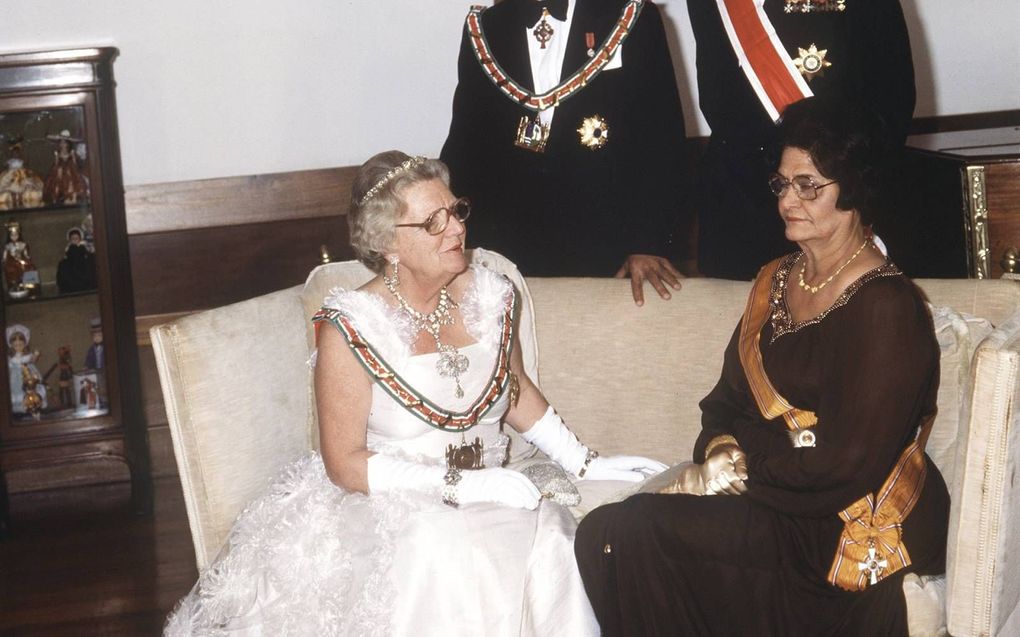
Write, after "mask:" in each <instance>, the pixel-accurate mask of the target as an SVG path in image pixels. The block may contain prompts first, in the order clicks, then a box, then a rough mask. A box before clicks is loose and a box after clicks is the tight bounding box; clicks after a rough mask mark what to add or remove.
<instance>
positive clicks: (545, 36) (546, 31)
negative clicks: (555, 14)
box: [531, 8, 556, 49]
mask: <svg viewBox="0 0 1020 637" xmlns="http://www.w3.org/2000/svg"><path fill="white" fill-rule="evenodd" d="M548 17H550V16H549V9H546V8H543V9H542V19H541V20H539V21H538V24H537V25H535V28H534V29H533V30H532V31H531V35H533V36H535V39H536V40H538V43H539V44H541V45H542V46H541V47H540V48H543V49H544V48H545V45H546V44H548V42H549V40H551V39H552V36H553V34H555V33H556V31H554V30H553V28H552V27H551V26H549V21H548V20H546V18H548Z"/></svg>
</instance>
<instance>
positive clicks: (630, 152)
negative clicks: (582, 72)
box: [441, 0, 685, 276]
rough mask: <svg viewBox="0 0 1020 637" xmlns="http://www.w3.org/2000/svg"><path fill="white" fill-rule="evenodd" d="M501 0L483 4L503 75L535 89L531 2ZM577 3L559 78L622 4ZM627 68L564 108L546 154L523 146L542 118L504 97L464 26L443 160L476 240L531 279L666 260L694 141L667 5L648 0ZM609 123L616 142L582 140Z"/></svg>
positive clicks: (629, 44)
mask: <svg viewBox="0 0 1020 637" xmlns="http://www.w3.org/2000/svg"><path fill="white" fill-rule="evenodd" d="M531 1H533V0H503V2H500V3H499V4H497V5H495V6H493V7H491V8H489V9H486V10H485V11H484V12H483V13H482V16H481V24H482V29H483V31H484V33H485V35H486V38H487V40H488V42H489V45H490V47H491V50H492V54H493V57H494V58H495V59H496V61H497V63H498V64H499V65H500V66H501V67H502V68H503V70H504V71H505V72H506V73H507V74H508V75H509V76H510V77H512V78H514V79H515V80H516V81H517V82H519V83H520V84H521V85H522V86H524V87H525V88H527V89H528V90H533V86H534V85H533V82H532V77H531V65H530V61H529V57H528V48H527V41H526V39H525V37H530V36H526V35H525V28H526V27H527V26H528V25H526V22H527V20H526V19H525V17H524V15H523V12H522V7H523V6H524V5H525V4H526V3H527V2H531ZM571 1H576V2H578V4H577V6H576V8H575V9H574V15H573V20H572V22H571V25H570V34H569V36H568V37H569V40H568V43H567V48H566V52H565V54H564V61H563V71H562V74H561V80H563V79H566V78H567V77H569V76H570V75H571V74H572V73H573V72H574V71H576V70H577V69H580V68H581V67H582V66H583V65H584V64H585V63H586V62H587V61H588V55H587V49H588V47H587V45H586V42H585V40H586V38H585V34H586V33H594V38H595V43H596V48H597V47H598V46H599V45H600V44H601V43H602V41H603V40H604V39H605V38H606V37H607V36H608V35H609V33H610V32H611V31H612V29H613V28H614V26H615V24H616V22H617V20H618V19H619V18H620V14H621V11H622V9H623V7H624V6H625V2H624V1H623V0H571ZM622 55H623V65H622V68H618V69H614V70H603V71H602V73H601V74H600V75H598V76H597V77H596V78H595V79H594V80H592V81H591V82H589V83H588V85H587V86H586V87H585V88H583V89H582V90H581V91H580V92H578V93H575V94H574V95H573V96H571V97H570V98H569V99H567V100H566V101H563V102H561V103H560V105H559V106H557V107H556V111H555V115H554V116H553V120H552V132H551V134H550V138H549V141H548V144H547V146H546V149H545V152H544V153H541V154H539V153H535V152H532V151H529V150H525V149H522V148H518V147H517V146H515V145H514V139H515V136H516V133H517V126H518V122H519V121H520V119H521V117H522V116H525V115H527V116H529V117H534V115H535V113H534V112H533V111H530V110H528V109H525V108H524V107H523V106H521V105H519V104H517V103H515V102H514V101H512V100H511V99H510V98H508V97H507V96H505V95H504V94H503V93H501V92H500V91H499V90H498V89H497V88H496V86H495V85H494V84H493V83H492V81H491V80H490V79H489V78H488V76H486V75H485V74H484V72H483V69H482V67H481V65H480V64H479V62H478V60H477V59H476V57H475V53H474V50H473V49H472V47H471V43H470V41H469V36H468V33H467V29H466V27H465V31H464V37H463V40H462V42H461V50H460V60H459V63H458V74H459V83H458V85H457V90H456V93H455V94H454V99H453V118H452V121H451V123H450V134H449V137H448V138H447V140H446V144H445V145H444V147H443V151H442V155H441V157H442V159H443V161H444V162H446V164H447V165H448V166H449V167H450V172H451V176H452V188H453V191H454V193H455V194H457V195H460V196H467V197H470V198H471V201H472V203H473V204H474V209H473V212H472V217H471V219H470V220H469V222H468V225H469V229H468V241H469V243H470V245H477V246H483V247H486V248H490V249H493V250H497V251H499V252H502V253H503V254H505V255H506V256H507V257H509V258H510V259H512V260H513V261H514V262H516V263H517V265H518V266H519V267H520V269H521V271H522V272H523V273H524V274H526V275H532V276H555V275H561V276H566V275H576V276H610V275H612V274H613V273H614V272H615V271H616V270H617V269H618V268H619V267H620V266H621V265H622V264H623V261H624V260H625V258H626V256H627V255H628V254H639V253H640V254H656V255H661V256H669V255H668V250H669V247H670V233H671V231H672V229H673V226H674V225H675V222H676V217H677V214H678V211H679V209H680V206H681V196H682V194H683V190H684V189H683V187H682V186H681V181H682V180H681V170H682V163H681V162H682V157H681V153H682V151H683V144H684V142H685V136H684V123H683V113H682V109H681V106H680V100H679V96H678V93H677V87H676V78H675V75H674V71H673V65H672V61H671V60H670V54H669V49H668V48H667V44H666V38H665V32H664V30H663V26H662V19H661V17H660V15H659V10H658V7H656V6H655V5H654V4H653V3H651V2H645V3H644V6H643V9H642V11H641V13H640V15H639V17H638V19H637V22H636V23H635V25H634V28H633V29H632V31H631V33H630V35H629V37H628V38H627V40H626V41H625V42H624V44H623V47H622ZM592 115H600V116H602V117H603V118H605V120H606V123H607V125H608V131H609V134H608V140H607V142H606V144H605V145H604V146H603V147H602V148H599V149H597V150H592V149H589V148H587V147H586V146H584V145H582V144H581V142H580V136H579V134H578V132H577V129H578V128H579V127H580V126H581V123H582V121H583V120H584V119H585V118H587V117H590V116H592Z"/></svg>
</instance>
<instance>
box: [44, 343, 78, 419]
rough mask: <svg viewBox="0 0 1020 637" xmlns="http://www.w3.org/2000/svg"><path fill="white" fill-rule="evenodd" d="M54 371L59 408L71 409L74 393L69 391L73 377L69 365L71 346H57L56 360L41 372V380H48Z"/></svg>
mask: <svg viewBox="0 0 1020 637" xmlns="http://www.w3.org/2000/svg"><path fill="white" fill-rule="evenodd" d="M54 371H56V372H57V384H56V387H57V392H56V393H57V400H58V403H59V405H60V409H72V408H73V407H74V394H73V392H72V391H71V384H72V381H73V379H74V368H73V367H72V365H71V348H70V347H68V346H67V345H61V346H60V347H58V348H57V362H56V363H53V365H51V366H50V368H49V369H48V370H46V373H45V374H43V381H44V382H45V381H48V380H49V378H50V376H51V375H52V374H53V372H54Z"/></svg>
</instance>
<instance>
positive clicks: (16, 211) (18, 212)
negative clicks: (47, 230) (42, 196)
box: [0, 202, 90, 218]
mask: <svg viewBox="0 0 1020 637" xmlns="http://www.w3.org/2000/svg"><path fill="white" fill-rule="evenodd" d="M89 206H90V204H89V203H88V202H85V203H71V204H63V203H54V204H46V205H45V206H38V207H35V208H0V218H5V217H12V216H22V217H23V216H25V215H26V214H29V215H32V214H38V213H44V212H54V211H61V210H78V211H82V212H85V211H88V209H89Z"/></svg>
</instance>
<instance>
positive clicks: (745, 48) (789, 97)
mask: <svg viewBox="0 0 1020 637" xmlns="http://www.w3.org/2000/svg"><path fill="white" fill-rule="evenodd" d="M716 4H718V5H719V16H720V17H721V18H722V22H723V27H725V29H726V35H728V36H729V38H730V44H731V45H732V46H733V52H734V53H735V54H736V56H737V62H738V63H739V65H740V68H741V69H743V71H744V75H746V76H747V81H748V82H750V83H751V88H753V89H754V92H755V94H756V95H757V96H758V99H759V100H760V101H761V105H762V106H764V107H765V110H766V112H768V114H769V116H770V117H771V118H772V121H774V122H776V121H779V117H780V116H781V115H782V114H783V109H785V108H786V107H787V106H789V105H790V104H793V103H794V102H797V101H799V100H802V99H804V98H805V97H811V96H812V95H814V93H812V92H811V89H810V88H808V85H807V82H806V81H805V80H804V77H803V76H802V75H801V74H800V71H798V70H797V67H796V66H794V64H793V60H792V59H790V55H789V54H788V53H787V52H786V49H785V48H784V47H783V43H782V42H780V41H779V36H777V35H776V29H775V27H773V26H772V22H771V21H769V17H768V16H767V15H765V7H764V4H765V0H716Z"/></svg>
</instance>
